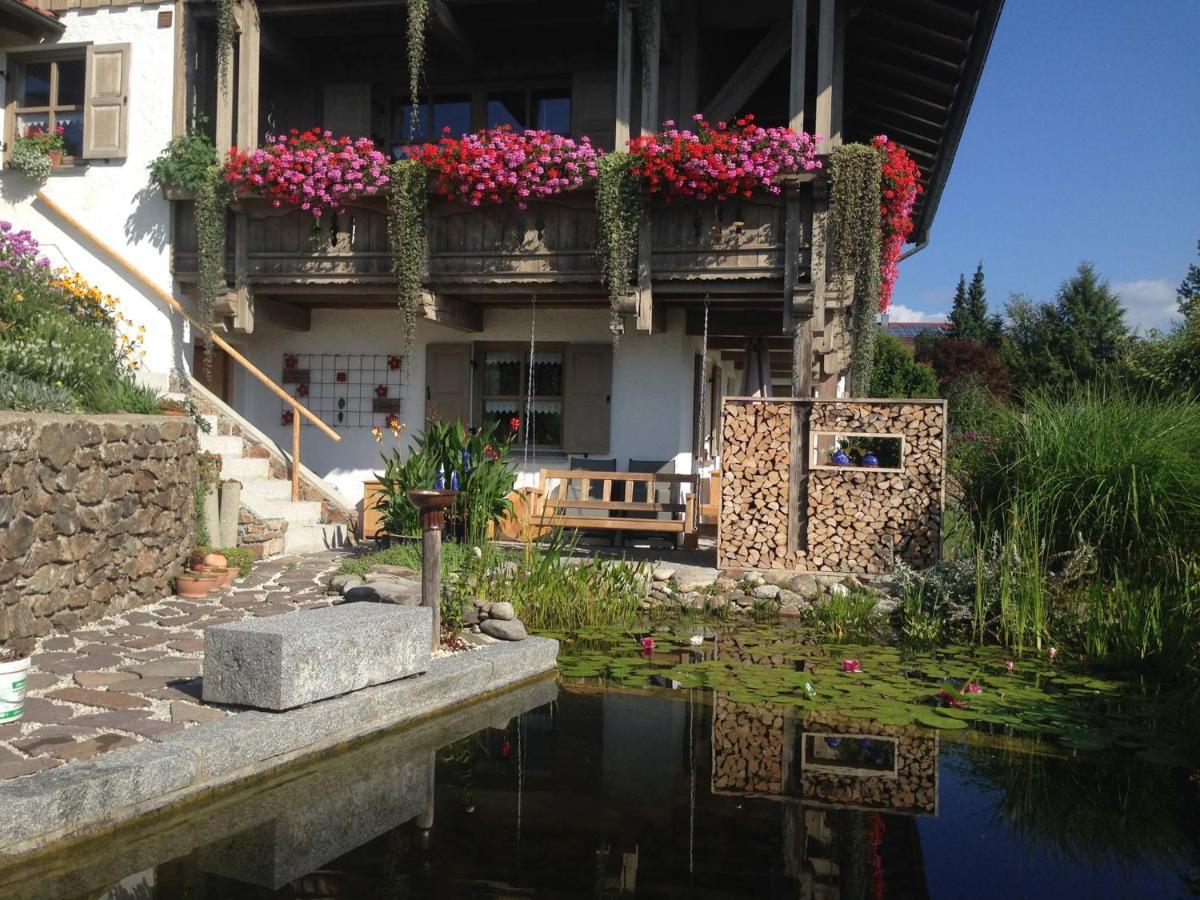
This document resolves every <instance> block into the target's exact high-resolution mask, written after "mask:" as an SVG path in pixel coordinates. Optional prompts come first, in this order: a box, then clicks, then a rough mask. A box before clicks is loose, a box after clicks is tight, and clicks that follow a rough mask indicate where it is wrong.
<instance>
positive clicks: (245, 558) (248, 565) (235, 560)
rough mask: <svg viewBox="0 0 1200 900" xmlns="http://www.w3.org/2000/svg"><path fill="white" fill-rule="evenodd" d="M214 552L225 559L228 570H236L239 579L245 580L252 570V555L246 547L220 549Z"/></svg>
mask: <svg viewBox="0 0 1200 900" xmlns="http://www.w3.org/2000/svg"><path fill="white" fill-rule="evenodd" d="M216 552H217V553H220V554H221V555H222V556H224V557H225V561H226V562H227V563H229V566H230V568H233V569H237V570H238V577H239V578H245V577H246V576H247V575H249V574H250V573H251V572H252V571H253V570H254V553H253V552H252V551H251V550H249V549H248V548H246V547H222V548H221V549H219V550H217V551H216Z"/></svg>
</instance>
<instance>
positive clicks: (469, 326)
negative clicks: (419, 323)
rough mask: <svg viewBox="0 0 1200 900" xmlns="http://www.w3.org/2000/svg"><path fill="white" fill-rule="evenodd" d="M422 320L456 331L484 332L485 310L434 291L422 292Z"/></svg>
mask: <svg viewBox="0 0 1200 900" xmlns="http://www.w3.org/2000/svg"><path fill="white" fill-rule="evenodd" d="M420 318H422V319H425V320H426V321H428V322H436V323H437V324H438V325H442V326H444V327H446V328H453V329H454V330H455V331H469V332H479V331H483V310H482V309H480V308H479V307H478V306H476V305H475V304H474V303H467V302H466V301H464V300H452V299H450V298H449V297H444V296H442V295H441V294H436V293H434V292H433V291H422V292H421V306H420Z"/></svg>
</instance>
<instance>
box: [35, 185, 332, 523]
mask: <svg viewBox="0 0 1200 900" xmlns="http://www.w3.org/2000/svg"><path fill="white" fill-rule="evenodd" d="M37 199H38V200H39V201H40V202H42V203H44V204H45V205H46V206H47V207H49V208H50V210H51V211H52V212H53V213H54V214H55V215H57V216H58V217H59V218H61V219H62V220H63V221H64V222H66V223H67V224H68V225H70V226H71V227H72V228H74V229H75V230H76V231H78V232H79V233H80V234H82V235H83V236H84V237H85V238H86V239H87V240H88V242H90V243H92V244H94V245H95V246H96V247H99V248H100V249H101V250H103V251H104V253H105V254H106V255H107V256H109V257H110V258H111V259H112V260H113V261H114V262H116V263H117V264H118V265H119V266H120V267H121V268H122V269H124V270H125V271H126V272H127V273H129V274H130V275H131V276H133V278H134V280H135V281H137V282H138V283H140V284H141V285H142V286H143V287H145V288H146V290H148V291H149V292H150V293H152V294H153V295H154V296H156V297H158V299H160V300H162V301H163V303H165V304H167V306H168V307H170V308H171V309H172V310H174V311H175V312H177V313H179V315H181V316H183V318H184V319H186V320H187V321H188V322H190V323H191V325H192V327H193V328H195V329H196V330H197V331H199V332H200V333H201V334H203V335H205V337H207V338H208V340H210V341H212V342H213V343H214V344H215V345H216V346H218V347H220V348H221V349H222V350H223V351H225V353H227V354H228V355H229V357H230V359H232V360H233V361H234V362H236V363H237V364H238V365H240V366H241V367H242V368H243V369H245V370H246V371H247V372H249V373H250V374H251V375H253V376H254V377H255V378H256V379H258V380H259V381H260V382H262V383H263V384H264V385H266V387H267V389H268V390H270V391H271V393H273V394H275V396H277V397H278V398H279V399H280V400H283V401H284V402H285V403H287V404H288V405H289V406H291V408H292V464H291V479H292V500H293V501H296V500H299V499H300V419H301V417H303V418H305V419H308V421H309V422H311V423H312V424H313V425H315V426H316V427H317V429H318V430H319V431H321V432H322V433H323V434H325V435H326V436H327V437H328V438H329V439H330V440H333V441H335V442H338V441H341V439H342V436H341V435H340V434H338V433H337V432H336V431H334V430H333V429H332V428H330V427H329V426H328V425H326V424H325V423H324V422H322V421H321V419H320V418H319V417H318V416H317V415H316V413H314V412H313V411H312V410H310V409H309V408H308V407H307V406H305V405H304V404H303V403H301V402H300V401H298V400H297V399H296V398H295V397H293V396H292V395H291V394H289V393H288V392H287V391H285V390H284V389H283V388H281V387H280V386H279V385H278V384H276V383H275V382H274V381H272V380H271V379H270V377H268V376H267V375H266V374H264V373H263V372H262V371H260V370H259V369H258V367H257V366H255V365H254V363H252V362H250V360H248V359H246V357H244V356H242V354H241V353H239V352H238V351H237V350H236V349H235V348H234V347H233V346H232V345H231V344H230V343H229V342H228V341H226V340H225V339H224V338H223V337H221V336H220V335H219V334H216V333H214V332H213V330H212V329H211V328H209V327H208V326H207V325H205V324H204V323H203V322H201V321H200V320H199V319H197V318H196V317H195V316H193V315H192V314H191V313H189V312H188V311H187V310H186V309H184V308H183V306H182V305H181V304H180V303H179V301H178V300H176V299H175V298H174V297H172V296H171V294H170V293H168V292H167V291H164V290H163V289H162V288H161V287H159V286H158V285H157V284H155V283H154V282H153V281H152V280H151V279H150V278H149V277H148V276H147V275H146V274H145V273H144V272H142V271H141V270H140V269H138V268H137V267H136V266H135V265H133V263H131V262H130V261H129V260H127V259H126V258H125V257H124V256H122V255H121V254H120V253H119V252H117V250H116V249H115V248H114V247H112V246H111V245H110V244H108V243H106V242H105V241H104V240H103V239H102V238H100V237H99V236H98V235H97V234H96V233H95V232H93V231H92V230H91V229H90V228H88V227H87V226H86V225H84V224H83V223H82V222H80V221H79V220H78V219H76V218H75V217H74V216H72V215H71V214H70V213H69V212H67V211H66V210H65V209H63V208H62V206H60V205H59V204H58V203H56V202H55V201H54V200H51V199H50V198H49V197H48V196H46V192H45V191H38V192H37Z"/></svg>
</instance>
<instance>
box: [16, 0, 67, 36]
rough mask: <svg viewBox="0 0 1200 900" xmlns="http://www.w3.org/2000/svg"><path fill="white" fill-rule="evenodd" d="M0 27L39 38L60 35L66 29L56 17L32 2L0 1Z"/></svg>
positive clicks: (28, 0) (32, 0)
mask: <svg viewBox="0 0 1200 900" xmlns="http://www.w3.org/2000/svg"><path fill="white" fill-rule="evenodd" d="M0 25H4V26H5V27H7V28H11V29H13V30H14V31H19V32H20V33H21V34H26V35H29V36H30V37H40V36H41V35H43V34H45V33H46V32H51V33H53V34H61V33H62V32H63V31H64V30H65V28H66V26H64V25H63V23H62V22H60V21H59V20H58V16H57V15H55V14H54V13H52V12H51V11H50V10H48V9H43V8H42V7H40V6H38V5H37V3H35V2H34V0H0Z"/></svg>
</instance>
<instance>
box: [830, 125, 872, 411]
mask: <svg viewBox="0 0 1200 900" xmlns="http://www.w3.org/2000/svg"><path fill="white" fill-rule="evenodd" d="M829 162H830V197H829V206H830V217H831V222H830V227H831V230H832V242H831V247H830V250H831V253H832V255H833V271H834V277H835V280H836V283H837V285H838V290H839V293H841V294H842V295H843V296H845V292H846V291H848V290H849V289H850V285H851V279H853V282H852V283H853V291H854V295H853V297H852V298H851V302H850V305H849V312H848V318H849V331H850V385H849V387H850V393H851V395H852V396H858V397H861V396H863V394H864V392H865V391H866V389H867V385H868V384H869V383H870V380H871V364H872V356H873V354H874V348H875V330H876V324H875V322H876V318H875V317H876V313H877V312H878V309H879V283H880V270H879V253H880V244H881V234H880V216H879V211H880V202H881V190H880V183H881V179H882V177H883V155H882V153H881V152H880V150H879V149H878V148H875V147H869V146H867V145H865V144H844V145H842V146H840V147H835V148H834V150H833V152H832V153H831V154H830V161H829Z"/></svg>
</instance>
